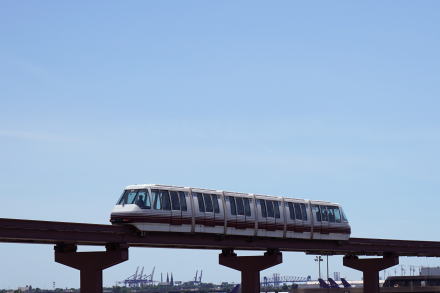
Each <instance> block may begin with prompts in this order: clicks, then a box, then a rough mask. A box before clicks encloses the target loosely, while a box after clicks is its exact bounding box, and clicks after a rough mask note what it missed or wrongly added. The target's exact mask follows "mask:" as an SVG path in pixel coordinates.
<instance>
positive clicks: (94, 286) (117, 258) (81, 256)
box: [55, 244, 128, 293]
mask: <svg viewBox="0 0 440 293" xmlns="http://www.w3.org/2000/svg"><path fill="white" fill-rule="evenodd" d="M76 248H77V247H76V245H65V244H57V245H56V246H55V261H56V262H58V263H60V264H63V265H66V266H69V267H72V268H75V269H77V270H79V271H80V292H82V293H102V271H103V270H104V269H106V268H109V267H111V266H114V265H116V264H119V263H121V262H124V261H126V260H127V259H128V247H122V246H120V245H107V246H106V250H107V251H97V252H76Z"/></svg>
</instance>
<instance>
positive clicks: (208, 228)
mask: <svg viewBox="0 0 440 293" xmlns="http://www.w3.org/2000/svg"><path fill="white" fill-rule="evenodd" d="M202 197H203V202H204V204H205V227H204V229H205V231H204V232H205V233H214V232H215V213H214V204H213V202H212V196H211V194H209V193H202Z"/></svg>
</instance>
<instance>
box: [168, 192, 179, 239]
mask: <svg viewBox="0 0 440 293" xmlns="http://www.w3.org/2000/svg"><path fill="white" fill-rule="evenodd" d="M169 193H170V200H171V223H170V224H171V226H170V231H174V230H177V231H179V228H180V227H179V226H180V225H182V211H181V210H180V199H179V193H178V192H177V191H175V190H170V191H169ZM176 226H177V227H176ZM175 228H177V229H175Z"/></svg>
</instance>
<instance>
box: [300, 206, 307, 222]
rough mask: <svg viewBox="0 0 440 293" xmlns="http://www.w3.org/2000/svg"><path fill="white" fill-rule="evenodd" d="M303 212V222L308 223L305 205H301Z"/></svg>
mask: <svg viewBox="0 0 440 293" xmlns="http://www.w3.org/2000/svg"><path fill="white" fill-rule="evenodd" d="M301 212H302V216H303V220H304V221H307V209H306V205H305V204H303V203H302V204H301Z"/></svg>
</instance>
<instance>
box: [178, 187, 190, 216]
mask: <svg viewBox="0 0 440 293" xmlns="http://www.w3.org/2000/svg"><path fill="white" fill-rule="evenodd" d="M179 197H180V208H181V210H182V211H184V212H186V211H187V210H188V209H187V207H186V196H185V192H183V191H179Z"/></svg>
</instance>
